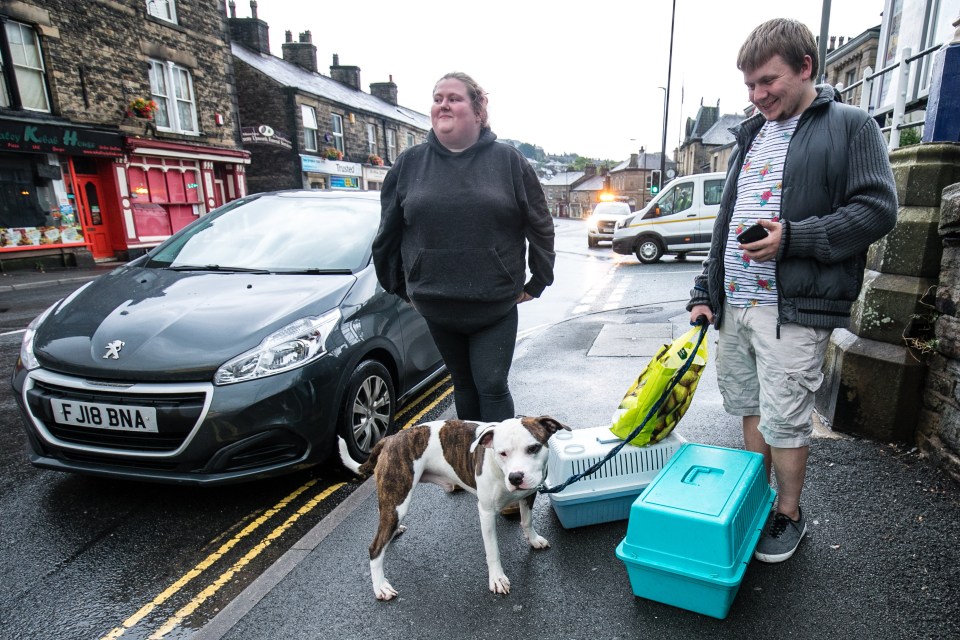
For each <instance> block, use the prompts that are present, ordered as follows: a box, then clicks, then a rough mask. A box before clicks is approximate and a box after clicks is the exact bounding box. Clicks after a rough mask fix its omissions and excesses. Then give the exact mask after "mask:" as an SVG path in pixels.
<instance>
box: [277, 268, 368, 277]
mask: <svg viewBox="0 0 960 640" xmlns="http://www.w3.org/2000/svg"><path fill="white" fill-rule="evenodd" d="M272 273H279V274H281V275H307V276H310V275H324V276H326V275H335V276H352V275H353V271H352V270H351V269H321V268H319V267H310V268H308V269H273V270H272Z"/></svg>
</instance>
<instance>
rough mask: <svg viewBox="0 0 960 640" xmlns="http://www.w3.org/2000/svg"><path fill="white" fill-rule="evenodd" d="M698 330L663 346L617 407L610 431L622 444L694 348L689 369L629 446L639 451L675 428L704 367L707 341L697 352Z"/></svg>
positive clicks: (698, 328) (688, 404)
mask: <svg viewBox="0 0 960 640" xmlns="http://www.w3.org/2000/svg"><path fill="white" fill-rule="evenodd" d="M700 331H701V327H699V326H696V327H692V328H691V329H690V331H688V332H687V333H685V334H683V335H682V336H680V337H679V338H677V339H676V340H674V342H673V344H669V345H666V344H665V345H663V348H662V349H660V351H659V353H657V355H656V357H655V358H654V359H653V360H651V361H650V362H649V364H647V366H646V368H645V369H644V370H643V372H642V373H641V374H640V377H638V378H637V380H636V382H634V383H633V386H631V387H630V389H629V390H627V394H626V395H625V396H623V400H622V401H621V402H620V406H619V407H618V408H617V411H616V412H615V413H614V414H613V421H612V424H611V426H610V431H612V432H613V434H614V435H615V436H617V437H618V438H620V439H621V440H626V439H627V438H628V437H629V436H630V434H631V433H633V430H634V429H636V428H637V427H639V426H640V424H641V423H642V422H643V419H644V418H645V417H647V414H648V413H649V412H650V410H651V409H652V408H653V407H654V405H655V404H656V403H657V400H659V399H660V396H662V395H663V392H664V391H665V390H666V389H667V387H669V386H670V382H671V380H673V378H674V377H675V375H676V374H677V373H678V372H679V370H680V369H681V367H683V364H684V363H685V362H686V361H687V359H688V358H689V357H690V354H691V352H692V351H693V350H694V349H695V348H696V349H697V352H696V355H694V358H693V362H692V363H691V364H690V368H689V369H687V371H686V372H685V373H683V375H682V376H681V377H680V379H679V380H678V381H677V384H676V386H674V388H673V390H672V391H671V392H670V396H669V397H668V398H666V400H664V402H663V403H662V404H661V405H660V408H659V409H658V410H657V412H656V413H655V414H653V415H652V416H650V419H649V420H647V423H646V424H645V425H644V426H643V429H641V430H640V432H639V433H638V434H637V435H636V436H635V437H634V438H633V439H632V440H630V444H632V445H636V446H638V447H642V446H644V445H646V444H651V443H653V442H659V441H660V440H663V439H664V438H666V437H667V436H668V435H669V434H670V432H671V431H673V428H674V427H676V426H677V423H678V422H679V421H680V418H681V417H682V416H683V414H684V412H686V410H687V407H689V406H690V402H691V401H692V400H693V392H694V391H696V389H697V384H699V383H700V374H701V373H702V372H703V368H704V367H705V366H706V364H707V341H706V340H702V341H701V342H700V347H699V348H697V340H698V339H699V337H700Z"/></svg>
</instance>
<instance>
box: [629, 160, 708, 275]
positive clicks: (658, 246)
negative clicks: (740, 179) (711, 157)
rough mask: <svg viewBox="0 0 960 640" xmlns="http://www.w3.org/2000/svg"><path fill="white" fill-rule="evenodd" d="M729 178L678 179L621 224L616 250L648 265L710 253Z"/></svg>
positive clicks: (682, 177)
mask: <svg viewBox="0 0 960 640" xmlns="http://www.w3.org/2000/svg"><path fill="white" fill-rule="evenodd" d="M725 178H726V174H725V173H723V172H718V173H696V174H694V175H692V176H681V177H679V178H674V179H673V180H672V181H671V182H670V184H668V185H667V187H666V188H665V189H664V190H663V191H661V192H660V193H659V194H658V195H657V197H655V198H654V199H653V200H651V201H650V204H648V205H647V206H646V207H644V208H643V209H642V210H640V211H638V212H636V213H634V214H633V215H630V216H627V217H626V218H624V219H623V220H620V221H618V222H617V226H616V229H615V230H614V234H613V250H614V251H615V252H616V253H622V254H624V255H630V254H631V253H632V254H635V255H636V256H637V260H639V261H640V262H644V263H650V262H657V261H658V260H660V258H662V257H663V256H664V255H665V254H668V253H670V254H676V256H677V258H678V259H681V260H682V259H683V258H684V257H685V256H686V255H687V254H688V253H690V252H693V251H708V250H709V249H710V237H711V236H712V235H713V222H714V220H715V219H716V217H717V213H718V212H719V210H720V194H721V193H723V181H724V179H725Z"/></svg>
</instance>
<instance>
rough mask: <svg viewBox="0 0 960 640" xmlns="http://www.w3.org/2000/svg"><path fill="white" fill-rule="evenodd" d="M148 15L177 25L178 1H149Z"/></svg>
mask: <svg viewBox="0 0 960 640" xmlns="http://www.w3.org/2000/svg"><path fill="white" fill-rule="evenodd" d="M147 13H149V14H150V15H151V16H153V17H154V18H160V19H161V20H166V21H167V22H172V23H174V24H176V23H177V3H176V0H147Z"/></svg>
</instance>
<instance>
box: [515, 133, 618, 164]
mask: <svg viewBox="0 0 960 640" xmlns="http://www.w3.org/2000/svg"><path fill="white" fill-rule="evenodd" d="M497 140H498V141H499V142H502V143H504V144H509V145H511V146H513V147H515V148H517V149H518V150H519V151H520V153H522V154H523V156H524V157H525V158H527V159H529V160H535V161H537V162H559V163H561V164H565V165H567V166H569V167H570V168H571V169H574V170H582V169H583V167H584V166H586V165H587V164H596V165H598V166H605V167H615V166H616V165H618V164H620V162H621V161H620V160H600V159H598V158H585V157H583V156H581V155H579V154H577V153H566V152H564V153H560V154H553V153H547V152H545V151H544V150H543V147H538V146H537V145H534V144H530V143H529V142H520V141H519V140H511V139H509V138H498V139H497Z"/></svg>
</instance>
